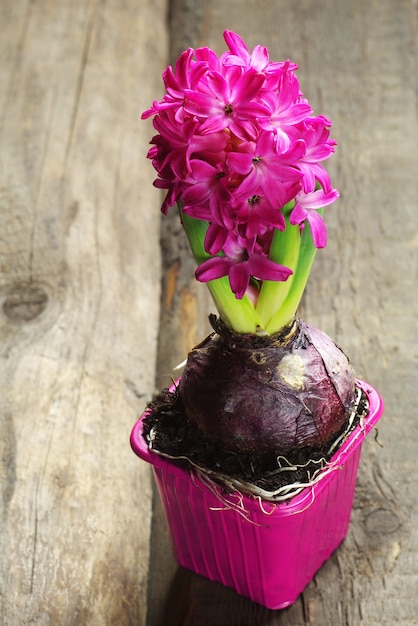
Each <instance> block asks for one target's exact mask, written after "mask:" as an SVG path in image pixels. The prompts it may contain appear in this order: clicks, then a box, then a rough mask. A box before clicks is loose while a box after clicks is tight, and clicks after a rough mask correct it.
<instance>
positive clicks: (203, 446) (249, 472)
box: [143, 389, 368, 492]
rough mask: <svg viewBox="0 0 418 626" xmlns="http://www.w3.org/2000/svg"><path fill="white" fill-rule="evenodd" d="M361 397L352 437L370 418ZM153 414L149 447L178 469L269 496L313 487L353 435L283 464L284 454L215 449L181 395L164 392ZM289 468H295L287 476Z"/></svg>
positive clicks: (146, 429)
mask: <svg viewBox="0 0 418 626" xmlns="http://www.w3.org/2000/svg"><path fill="white" fill-rule="evenodd" d="M361 394H362V395H361V398H360V401H359V403H358V406H357V411H356V416H355V418H354V420H353V422H352V425H351V428H350V431H349V432H351V431H352V430H353V429H354V428H355V426H356V425H357V424H358V423H359V420H360V419H361V418H362V417H365V416H366V415H367V413H368V401H367V398H366V395H365V394H364V392H361ZM149 408H150V409H151V411H150V412H149V413H148V415H147V416H146V417H145V419H144V423H143V425H144V430H143V433H144V438H145V440H146V441H147V444H148V445H149V444H150V441H151V446H150V447H152V449H153V450H155V451H158V452H159V453H161V454H163V455H165V456H168V457H170V458H171V459H172V460H173V463H176V464H178V465H179V466H181V467H189V468H190V467H193V466H194V467H196V466H197V467H199V468H203V469H206V470H207V471H208V472H210V474H211V478H212V479H214V478H215V479H216V474H221V475H224V476H227V477H230V478H233V479H237V480H240V481H244V482H247V483H251V484H253V485H256V486H258V487H260V488H262V489H264V490H266V491H269V492H271V491H275V490H277V489H280V488H281V487H284V486H286V485H290V484H294V483H299V482H300V483H306V482H310V481H311V480H312V476H313V474H314V473H315V472H317V471H318V469H322V468H323V467H324V466H325V465H326V463H327V462H328V461H329V460H330V458H331V456H332V454H333V453H334V452H335V450H333V451H332V452H331V453H330V449H331V447H332V444H333V441H336V440H337V439H338V438H339V437H340V436H341V434H342V432H344V431H345V430H347V425H345V426H344V428H343V429H342V431H341V432H340V433H339V434H338V435H337V436H336V437H334V440H333V441H330V442H328V443H327V445H326V446H324V447H322V448H321V449H315V450H313V449H310V448H302V449H300V450H297V451H294V452H292V454H287V455H286V459H284V458H283V457H279V460H278V454H277V452H276V451H274V450H272V451H271V453H269V454H265V455H263V456H260V454H259V453H258V452H256V451H249V452H246V453H245V454H240V455H238V454H236V453H233V452H231V451H229V450H228V448H227V447H221V446H220V445H219V443H216V444H215V442H213V441H211V440H210V439H208V438H207V437H206V436H204V435H203V434H202V433H201V432H200V431H199V430H198V428H197V427H196V425H195V424H193V423H192V422H190V421H189V420H188V419H187V418H186V416H185V414H184V411H183V408H182V406H181V401H180V398H179V395H178V393H176V392H175V391H174V392H170V391H169V390H168V389H164V390H163V391H162V392H161V393H160V394H158V395H157V396H156V397H155V398H154V400H153V401H152V402H150V403H149ZM347 434H348V432H347ZM339 445H340V444H339ZM286 465H289V466H293V467H292V469H291V470H290V469H289V470H288V471H286V470H285V467H286ZM296 466H297V469H295V467H296ZM278 470H279V471H278ZM221 482H222V481H221Z"/></svg>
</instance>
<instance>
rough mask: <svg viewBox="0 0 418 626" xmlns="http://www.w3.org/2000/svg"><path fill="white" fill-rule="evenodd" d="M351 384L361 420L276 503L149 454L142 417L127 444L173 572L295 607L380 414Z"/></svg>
mask: <svg viewBox="0 0 418 626" xmlns="http://www.w3.org/2000/svg"><path fill="white" fill-rule="evenodd" d="M358 385H359V386H360V387H361V388H362V389H363V390H364V392H365V393H366V395H367V397H368V400H369V414H368V416H367V417H366V418H365V419H364V421H363V423H362V424H360V425H359V426H357V428H356V429H355V430H354V431H353V432H352V433H351V435H350V436H349V437H348V438H347V439H346V440H345V442H344V443H343V444H342V445H341V446H340V448H339V449H338V450H337V452H336V453H335V454H334V456H333V457H332V459H331V461H330V464H329V466H328V468H327V469H325V470H324V471H323V475H322V476H321V479H320V480H319V481H318V482H317V483H316V484H315V485H313V486H310V487H306V488H305V489H304V490H303V491H302V492H301V493H300V494H299V495H297V496H294V497H293V498H292V499H291V500H290V501H289V502H287V503H281V504H275V503H271V502H266V501H263V502H260V500H259V499H257V498H253V497H251V496H246V495H243V494H241V493H238V492H234V493H233V494H228V495H225V494H223V493H222V490H221V489H220V488H217V487H214V484H213V483H212V482H209V481H206V480H205V477H204V476H203V475H202V474H201V473H197V472H195V471H187V470H184V469H181V468H179V467H177V466H175V465H173V464H172V463H171V462H170V461H169V460H166V459H164V458H162V457H161V456H159V455H157V454H156V453H155V452H152V451H150V450H149V449H148V446H147V444H146V442H145V440H144V438H143V437H142V420H143V418H144V416H145V415H146V413H145V414H144V415H143V416H142V418H141V419H140V420H139V421H138V422H137V423H136V424H135V426H134V428H133V430H132V434H131V445H132V448H133V450H134V452H135V453H136V454H137V455H138V456H139V457H141V458H142V459H144V460H145V461H147V462H148V463H151V464H152V466H153V471H154V475H155V479H156V483H157V486H158V490H159V493H160V497H161V501H162V504H163V507H164V511H165V515H166V518H167V523H168V528H169V531H170V536H171V541H172V544H173V548H174V553H175V556H176V559H177V560H178V562H179V563H180V565H182V566H183V567H186V568H188V569H191V570H193V571H194V572H196V573H198V574H201V575H203V576H206V577H207V578H209V579H210V580H214V581H218V582H220V583H222V584H224V585H226V586H227V587H232V588H233V589H235V590H236V591H237V592H238V593H240V594H242V595H244V596H248V597H249V598H251V599H252V600H254V601H255V602H258V603H260V604H262V605H264V606H266V607H268V608H270V609H280V608H284V607H286V606H289V605H291V604H293V602H295V600H296V599H297V597H298V596H299V594H300V593H301V592H302V591H303V590H304V588H305V586H306V585H307V584H308V583H309V582H310V581H311V580H312V578H313V576H314V574H315V573H316V572H317V571H318V569H319V568H320V567H321V565H322V564H323V563H324V561H326V560H327V559H328V558H329V557H330V556H331V554H332V553H333V552H334V550H335V549H336V548H337V547H338V546H339V544H340V543H341V541H342V540H343V539H344V537H345V536H346V534H347V531H348V525H349V521H350V514H351V508H352V502H353V498H354V490H355V485H356V478H357V470H358V465H359V461H360V452H361V447H362V443H363V440H364V438H365V436H366V435H367V434H368V433H369V432H370V430H371V429H372V428H373V427H374V425H375V424H376V423H377V421H378V420H379V418H380V417H381V415H382V412H383V401H382V399H381V397H380V396H379V394H378V393H377V391H376V390H375V389H373V388H372V387H371V386H370V385H368V384H366V383H364V382H362V381H358Z"/></svg>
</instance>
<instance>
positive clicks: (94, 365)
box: [0, 0, 167, 626]
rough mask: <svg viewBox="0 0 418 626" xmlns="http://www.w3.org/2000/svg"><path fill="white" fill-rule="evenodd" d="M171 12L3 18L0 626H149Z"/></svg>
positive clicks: (92, 5)
mask: <svg viewBox="0 0 418 626" xmlns="http://www.w3.org/2000/svg"><path fill="white" fill-rule="evenodd" d="M165 11H166V7H165V2H163V1H162V0H152V2H151V1H148V0H144V1H143V2H141V3H140V4H138V3H137V2H135V1H134V0H124V1H123V2H119V1H118V0H110V1H109V2H106V3H103V2H99V1H98V0H90V1H89V2H83V1H75V2H66V1H65V0H46V1H45V2H41V3H33V2H30V1H28V0H16V2H3V3H1V7H0V14H1V16H0V22H1V24H2V36H1V38H0V55H1V57H0V58H1V63H0V67H1V70H0V75H1V79H0V80H1V82H0V85H1V88H0V92H1V93H0V98H1V100H0V105H1V107H2V108H1V118H0V124H1V126H0V128H1V152H0V159H1V160H0V193H1V212H0V220H1V225H0V267H1V276H0V298H1V302H0V304H1V307H0V336H1V360H0V368H1V372H0V374H1V381H0V384H1V400H0V430H1V443H0V450H1V454H0V459H1V464H0V468H1V478H2V498H1V499H0V511H1V518H0V520H1V521H0V525H1V527H0V532H1V535H0V537H1V539H0V541H1V543H0V553H1V565H0V583H1V596H0V602H1V609H0V616H1V617H0V621H1V622H2V623H4V624H7V625H8V626H14V625H16V626H17V625H21V624H36V625H37V626H40V625H47V624H48V625H49V624H51V625H52V624H53V625H56V624H60V625H61V624H62V625H65V624H68V625H71V626H73V625H75V624H80V625H81V624H83V626H84V625H86V624H89V625H96V624H97V625H100V626H102V625H103V624H121V625H122V624H144V623H145V614H146V587H147V574H148V558H149V534H150V512H151V484H150V472H149V469H148V468H147V467H144V465H143V464H141V463H139V461H138V460H137V459H136V458H135V457H134V455H133V454H132V453H131V451H130V448H129V432H130V428H131V426H132V425H133V423H134V421H135V418H136V414H137V412H138V411H139V410H140V409H141V408H142V406H143V403H144V402H145V401H146V399H147V398H149V397H150V396H151V394H152V392H153V390H154V376H155V362H156V341H157V334H158V321H159V320H158V311H159V283H160V264H159V255H158V248H159V215H158V199H157V198H156V196H155V194H154V193H153V189H152V186H151V183H152V178H153V175H152V172H151V169H150V168H149V169H147V168H146V167H145V166H144V156H143V155H144V149H145V146H146V144H147V142H148V137H149V128H147V127H146V126H145V125H141V124H139V123H138V114H139V112H140V111H141V110H142V109H143V108H145V107H146V106H147V105H148V104H149V102H150V100H151V99H152V98H153V97H155V96H156V94H158V91H159V89H160V85H159V80H158V74H159V72H158V68H159V67H160V66H161V65H163V64H164V63H165V56H166V41H167V34H166V26H165Z"/></svg>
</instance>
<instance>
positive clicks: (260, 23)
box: [0, 0, 418, 626]
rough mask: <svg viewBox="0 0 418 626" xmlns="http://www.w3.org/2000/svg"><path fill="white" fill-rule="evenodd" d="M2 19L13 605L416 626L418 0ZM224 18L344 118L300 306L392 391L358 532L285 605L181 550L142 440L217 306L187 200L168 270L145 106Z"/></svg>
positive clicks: (25, 5) (102, 619)
mask: <svg viewBox="0 0 418 626" xmlns="http://www.w3.org/2000/svg"><path fill="white" fill-rule="evenodd" d="M0 25H1V37H0V61H1V65H0V107H1V108H0V110H1V113H0V132H1V139H0V141H1V144H0V145H1V149H0V203H1V204H0V220H1V222H0V299H1V302H0V305H1V306H0V338H1V346H0V354H1V360H0V383H1V390H0V391H1V395H0V433H1V437H0V452H1V454H0V468H1V469H0V471H1V479H2V483H1V484H2V497H1V498H0V555H1V561H0V620H1V622H2V623H3V624H4V625H5V626H21V625H23V624H25V625H26V624H32V625H36V626H38V625H41V626H43V625H51V626H52V625H53V626H55V625H57V624H59V625H68V626H73V625H74V626H75V625H77V626H78V625H80V626H84V625H94V626H96V625H98V626H101V625H105V624H111V625H118V626H119V625H120V626H124V625H128V624H129V625H130V624H132V625H133V624H135V625H137V624H140V625H141V624H142V625H144V626H145V625H146V626H191V625H192V624H193V626H267V625H268V626H273V625H274V626H279V625H280V626H302V625H303V626H307V625H314V624H315V625H318V626H319V625H321V626H328V625H332V626H334V625H335V626H337V625H341V626H343V625H344V626H358V625H365V626H382V625H392V624H395V623H396V624H400V625H402V626H403V625H405V626H408V625H412V624H417V623H418V617H417V614H418V598H417V594H416V589H417V584H418V565H417V562H418V554H417V553H418V524H417V508H418V507H417V505H418V492H417V489H416V484H415V479H414V468H415V459H416V450H415V449H416V441H417V436H418V432H417V431H418V426H417V424H418V422H417V420H416V408H415V407H416V404H417V402H416V401H417V392H416V380H417V369H418V368H417V360H418V353H417V339H418V329H417V323H418V322H417V320H418V297H417V249H418V227H417V226H418V219H417V217H416V215H417V213H416V210H417V204H418V189H417V184H418V183H417V171H418V163H417V161H418V121H417V94H418V43H417V42H418V6H417V4H416V2H415V1H414V0H379V1H377V0H376V1H373V2H364V1H363V0H301V1H300V2H286V1H285V0H229V2H227V3H225V2H220V0H199V1H198V0H171V2H168V1H167V0H166V1H163V0H140V1H137V2H135V0H107V1H106V2H104V1H102V0H89V1H87V2H82V1H81V0H75V1H71V2H70V1H69V0H43V1H42V2H31V1H30V0H13V1H12V0H3V1H2V2H0ZM224 28H231V29H233V30H236V31H237V32H239V33H240V34H241V35H242V36H243V37H244V38H245V39H246V40H247V41H248V43H249V44H250V45H251V46H253V45H255V44H256V43H262V44H264V45H268V46H269V48H270V52H271V56H272V58H274V59H284V58H287V57H290V58H291V59H292V60H294V61H296V62H298V63H299V65H300V71H299V78H300V81H301V85H302V88H303V91H304V92H305V94H306V95H307V97H308V98H309V100H310V101H311V103H312V104H313V106H314V109H315V110H316V112H318V113H325V114H327V115H328V116H329V117H331V118H332V119H333V120H334V136H335V137H336V138H337V140H338V142H339V148H338V151H337V154H336V156H335V157H334V159H333V161H332V162H330V170H331V173H332V175H333V181H334V183H335V185H336V186H337V187H339V189H340V190H341V194H342V197H341V200H340V201H339V203H338V204H337V205H335V207H333V208H332V209H330V210H329V212H328V213H327V216H328V225H329V235H330V242H329V246H328V247H327V249H326V250H325V251H323V252H321V253H320V254H319V255H318V256H317V260H316V264H315V267H314V271H313V274H312V277H311V280H310V283H309V286H308V289H307V293H306V297H305V300H304V303H303V307H302V310H301V313H302V315H303V317H304V318H305V319H307V320H308V321H309V322H310V323H312V324H315V325H317V326H318V327H320V328H322V329H323V330H325V331H326V332H328V333H329V334H330V335H331V336H333V337H334V338H335V339H336V340H337V341H338V342H339V343H340V344H341V345H342V346H343V347H344V348H345V350H346V352H347V353H348V354H349V355H350V357H351V360H352V363H353V365H354V366H355V368H356V370H357V373H358V375H359V376H360V377H363V378H365V379H366V380H368V381H369V382H370V383H371V384H373V385H374V386H376V387H377V388H378V389H379V390H380V391H381V393H382V395H383V396H384V400H385V404H386V412H385V416H384V418H383V420H382V422H381V423H380V426H379V435H378V441H375V440H374V439H373V438H372V437H371V438H370V439H369V440H368V441H367V442H366V443H365V445H364V454H363V459H362V464H361V469H360V475H359V481H358V488H357V493H356V499H355V507H354V511H353V517H352V523H351V527H350V532H349V535H348V537H347V539H346V540H345V542H344V544H343V545H342V546H341V548H340V549H339V550H338V551H337V553H336V554H335V555H334V556H333V557H332V558H331V559H330V560H329V561H328V562H327V563H326V564H325V566H324V567H323V568H322V569H321V570H320V572H319V573H318V574H317V575H316V576H315V579H314V581H313V582H312V583H311V584H310V585H309V586H308V588H307V589H306V591H305V592H304V593H303V595H302V596H301V597H300V599H299V600H298V601H297V602H296V603H295V605H294V606H293V607H291V608H289V609H286V610H284V611H276V612H275V611H268V610H267V609H263V608H262V607H260V606H258V605H256V604H254V603H252V602H250V601H249V600H247V599H245V598H241V597H239V596H237V594H235V593H234V592H233V591H231V590H228V589H225V588H223V587H221V586H220V585H217V584H214V583H210V582H208V581H206V580H204V579H202V578H201V577H199V576H197V575H194V574H192V573H190V572H186V571H184V570H182V569H180V568H179V567H178V566H177V565H176V564H175V562H174V560H173V557H172V553H171V549H170V546H169V543H168V538H167V532H166V528H165V524H164V521H163V520H162V515H161V508H160V506H159V503H158V499H157V498H156V494H155V492H154V493H153V487H152V482H151V481H150V472H149V468H148V467H144V464H142V463H141V462H140V461H138V460H137V459H136V458H135V457H134V456H133V455H132V453H131V451H130V449H129V444H128V437H129V430H130V427H131V425H132V423H133V421H134V419H135V415H136V413H137V412H138V411H140V410H141V409H142V408H143V406H144V404H145V402H146V400H147V398H149V397H150V395H151V393H152V392H153V390H154V388H155V387H156V388H161V387H163V386H165V385H166V384H167V383H168V382H169V381H170V377H171V375H172V368H173V366H175V365H176V364H177V363H178V362H180V361H181V360H182V359H183V358H184V357H185V355H186V353H187V351H188V350H189V349H190V348H191V347H192V346H193V344H194V343H196V342H197V341H199V340H200V339H201V338H202V337H203V336H204V335H205V334H206V332H207V330H208V324H207V313H208V312H210V311H212V310H213V307H212V306H211V303H210V301H209V298H208V295H207V293H206V290H205V287H204V286H202V285H197V284H196V283H195V282H194V280H193V278H192V275H193V265H192V263H191V260H190V255H189V252H188V250H187V247H186V245H185V241H184V238H183V237H182V233H181V231H180V229H179V225H178V223H177V220H176V219H175V214H174V212H173V215H171V216H169V217H167V218H165V219H164V220H163V225H162V252H163V255H162V256H163V258H162V261H163V266H162V270H163V271H162V272H161V268H160V262H159V258H160V257H159V254H158V250H159V215H158V204H159V197H158V193H157V192H156V191H155V190H154V189H153V188H152V186H151V181H152V178H153V173H152V171H151V167H150V165H149V164H148V163H146V162H145V158H144V155H145V152H146V150H147V143H148V139H149V137H150V133H151V129H150V125H149V124H147V123H139V122H138V113H139V112H140V111H141V109H143V108H145V107H147V106H148V105H149V103H150V102H151V101H152V99H154V98H156V97H158V96H159V94H160V90H161V83H160V74H161V71H162V70H163V69H164V67H165V64H166V62H167V60H168V58H169V56H170V57H171V59H172V60H174V59H175V57H176V56H177V55H178V53H179V52H180V51H181V50H183V49H184V48H185V47H187V46H188V45H192V46H198V45H209V46H211V47H213V48H215V49H216V50H218V51H219V52H220V51H222V50H223V49H224V44H223V40H222V31H223V30H224ZM160 283H161V289H162V291H161V296H162V297H161V319H160V324H158V314H159V313H158V312H159V303H160V291H159V289H160ZM157 335H158V336H159V341H158V352H157ZM381 446H383V447H381Z"/></svg>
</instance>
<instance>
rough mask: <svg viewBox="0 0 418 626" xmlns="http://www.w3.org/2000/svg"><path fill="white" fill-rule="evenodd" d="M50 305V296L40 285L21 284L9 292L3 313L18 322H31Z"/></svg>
mask: <svg viewBox="0 0 418 626" xmlns="http://www.w3.org/2000/svg"><path fill="white" fill-rule="evenodd" d="M47 304H48V296H47V294H46V293H45V291H44V290H43V289H42V288H41V287H39V285H34V284H29V283H21V284H20V285H16V286H15V287H14V288H12V289H11V290H10V291H9V294H8V296H7V297H6V299H5V300H4V302H3V312H4V314H5V315H6V316H7V317H8V318H9V319H11V320H13V321H16V322H30V321H31V320H33V319H35V317H38V315H40V314H41V313H42V312H43V311H44V310H45V309H46V306H47Z"/></svg>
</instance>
